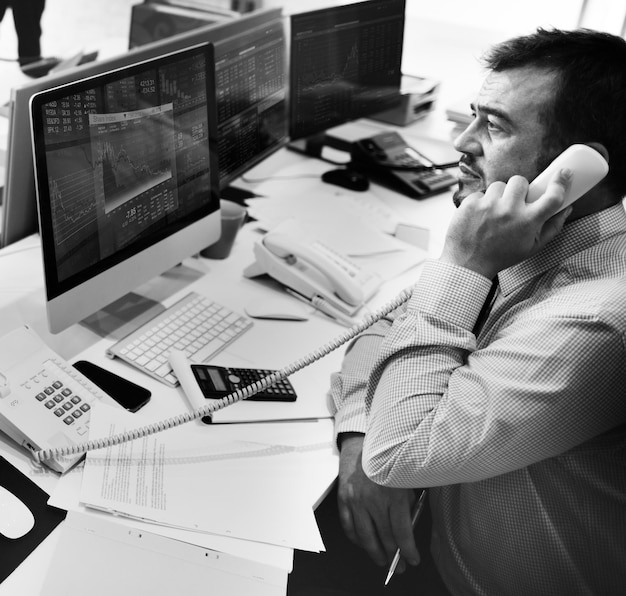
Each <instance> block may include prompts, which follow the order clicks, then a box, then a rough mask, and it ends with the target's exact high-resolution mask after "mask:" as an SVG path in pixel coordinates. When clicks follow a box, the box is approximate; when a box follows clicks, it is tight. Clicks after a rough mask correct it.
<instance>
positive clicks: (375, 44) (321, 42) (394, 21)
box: [289, 0, 405, 140]
mask: <svg viewBox="0 0 626 596" xmlns="http://www.w3.org/2000/svg"><path fill="white" fill-rule="evenodd" d="M404 12H405V0H370V1H367V2H359V3H356V4H350V5H347V6H340V7H335V8H328V9H322V10H316V11H312V12H307V13H302V14H298V15H293V16H292V17H291V66H290V72H291V77H290V94H291V103H290V129H289V133H290V136H291V139H294V140H295V139H301V138H304V137H308V136H312V135H316V134H318V133H321V132H323V131H325V130H326V129H328V128H331V127H333V126H337V125H339V124H343V123H344V122H347V121H350V120H354V119H356V118H361V117H365V116H369V115H372V114H375V113H377V112H380V111H382V110H385V109H388V108H389V107H391V106H393V105H395V104H396V103H397V102H398V101H399V89H400V80H401V76H402V72H401V62H402V44H403V37H404Z"/></svg>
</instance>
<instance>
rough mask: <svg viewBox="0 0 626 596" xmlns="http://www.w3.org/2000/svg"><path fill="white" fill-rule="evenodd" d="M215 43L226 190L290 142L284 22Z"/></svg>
mask: <svg viewBox="0 0 626 596" xmlns="http://www.w3.org/2000/svg"><path fill="white" fill-rule="evenodd" d="M277 16H278V15H277ZM213 43H214V45H215V86H216V91H217V132H218V155H219V163H220V184H221V186H222V188H225V187H226V186H228V185H229V184H230V183H231V182H232V181H233V180H235V179H236V178H238V177H239V176H240V175H241V174H243V173H245V172H246V171H248V170H249V169H250V168H252V167H253V166H254V165H256V164H257V163H259V162H260V161H262V160H263V159H265V158H267V157H268V156H269V155H271V154H272V153H274V152H275V151H277V150H278V149H280V148H281V147H284V146H285V145H286V144H287V142H288V133H289V129H288V109H287V91H288V89H287V40H286V33H285V25H284V20H283V19H282V18H281V17H278V18H276V19H274V20H272V21H269V22H263V23H260V24H259V25H258V26H257V27H247V28H246V30H245V31H241V30H240V31H236V32H234V34H233V35H231V36H230V37H228V38H226V37H224V38H223V39H222V40H221V41H218V40H214V41H213Z"/></svg>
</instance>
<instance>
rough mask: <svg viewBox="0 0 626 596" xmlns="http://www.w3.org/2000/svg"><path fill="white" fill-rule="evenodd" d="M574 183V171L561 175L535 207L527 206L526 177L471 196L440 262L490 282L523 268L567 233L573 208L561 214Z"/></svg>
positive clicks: (450, 230) (455, 220)
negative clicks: (564, 230)
mask: <svg viewBox="0 0 626 596" xmlns="http://www.w3.org/2000/svg"><path fill="white" fill-rule="evenodd" d="M570 181H571V172H570V171H561V172H559V173H558V174H556V175H555V176H554V177H553V179H552V180H551V181H550V183H549V184H548V187H547V189H546V192H545V193H544V194H543V195H542V196H541V197H540V198H539V199H537V200H536V201H535V202H533V203H526V194H527V192H528V181H527V180H526V179H525V178H523V177H522V176H513V177H512V178H511V179H510V180H509V181H508V183H506V184H505V183H504V182H494V183H493V184H491V185H490V186H489V188H488V189H487V191H486V192H485V193H484V194H483V193H481V192H476V193H472V194H471V195H468V196H467V197H466V198H465V199H464V200H463V202H462V203H461V205H460V206H459V208H458V210H457V212H456V213H455V215H454V217H453V218H452V221H451V223H450V226H449V228H448V233H447V236H446V242H445V245H444V249H443V253H442V255H441V259H442V260H444V261H447V262H449V263H454V264H455V265H460V266H462V267H466V268H467V269H471V270H472V271H475V272H477V273H480V274H482V275H484V276H485V277H487V278H488V279H493V278H494V277H495V276H496V275H497V274H498V272H500V271H502V270H503V269H506V268H507V267H511V266H513V265H517V264H518V263H521V262H522V261H524V260H525V259H527V258H528V257H530V256H532V255H533V254H535V253H536V252H537V251H539V250H540V249H541V248H543V247H544V246H545V245H546V244H547V243H548V242H550V240H552V239H553V238H554V237H555V236H556V235H557V234H558V233H559V232H560V231H561V229H562V228H563V225H564V224H565V220H566V219H567V217H568V216H569V214H570V213H571V207H568V208H567V209H564V210H563V211H561V212H560V213H559V209H560V208H561V206H562V205H563V200H564V195H565V191H566V189H567V188H568V186H569V184H570Z"/></svg>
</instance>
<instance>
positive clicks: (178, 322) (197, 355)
mask: <svg viewBox="0 0 626 596" xmlns="http://www.w3.org/2000/svg"><path fill="white" fill-rule="evenodd" d="M252 324H253V322H252V319H250V318H248V317H246V316H244V315H241V314H239V313H237V312H235V311H233V310H231V309H229V308H227V307H225V306H223V305H221V304H218V303H216V302H214V301H212V300H211V299H210V298H207V297H205V296H202V295H201V294H198V293H196V292H191V293H190V294H188V295H187V296H185V297H184V298H183V299H182V300H179V301H178V302H177V303H176V304H173V305H172V306H170V307H169V308H167V309H166V310H165V311H164V312H162V313H159V314H158V315H157V316H156V317H154V318H153V319H151V320H150V321H148V322H147V323H144V324H143V325H142V326H141V327H140V328H139V329H137V330H136V331H133V332H132V333H131V334H130V335H127V336H126V337H125V338H123V339H121V340H120V341H118V342H117V343H116V344H114V345H113V346H111V347H110V348H109V349H108V350H107V356H109V357H110V358H115V357H118V358H121V359H122V360H125V361H126V362H128V363H129V364H132V365H133V366H135V367H137V368H139V369H140V370H142V371H143V372H145V373H146V374H149V375H150V376H152V377H154V378H155V379H158V380H159V381H161V382H163V383H165V384H166V385H169V386H170V387H175V386H176V385H178V379H177V378H176V376H175V375H174V373H173V372H172V368H171V366H170V365H169V362H168V355H169V352H170V350H171V349H176V350H181V351H183V352H185V353H186V355H187V357H188V358H189V360H191V361H192V362H195V363H198V364H199V363H203V362H207V361H208V360H209V359H210V358H211V357H212V356H214V355H215V354H217V353H218V352H220V351H221V350H222V349H224V348H225V347H226V346H227V345H228V344H230V343H232V342H233V341H235V340H236V339H237V338H238V337H239V336H240V335H241V334H242V333H244V332H245V331H247V330H248V329H250V327H251V326H252Z"/></svg>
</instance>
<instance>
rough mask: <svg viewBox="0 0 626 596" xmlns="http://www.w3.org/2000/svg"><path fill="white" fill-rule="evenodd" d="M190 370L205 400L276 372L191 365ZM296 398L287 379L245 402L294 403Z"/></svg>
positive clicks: (222, 394)
mask: <svg viewBox="0 0 626 596" xmlns="http://www.w3.org/2000/svg"><path fill="white" fill-rule="evenodd" d="M191 370H192V372H193V375H194V377H195V378H196V381H197V383H198V385H199V386H200V390H201V391H202V393H203V395H204V397H205V398H207V399H219V398H221V397H225V396H226V395H228V394H230V393H233V392H234V391H236V390H237V389H243V388H244V387H247V386H248V385H251V384H252V383H255V382H256V381H260V380H261V379H263V378H264V377H267V376H268V375H270V374H272V373H275V372H277V371H275V370H265V369H262V368H228V367H223V366H213V365H210V364H192V365H191ZM296 397H297V396H296V392H295V391H294V388H293V387H292V385H291V383H290V382H289V379H282V380H280V381H277V382H276V383H274V384H273V385H271V386H270V387H267V388H265V389H263V390H262V391H259V392H258V393H255V394H254V395H252V396H250V397H248V398H246V401H296Z"/></svg>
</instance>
